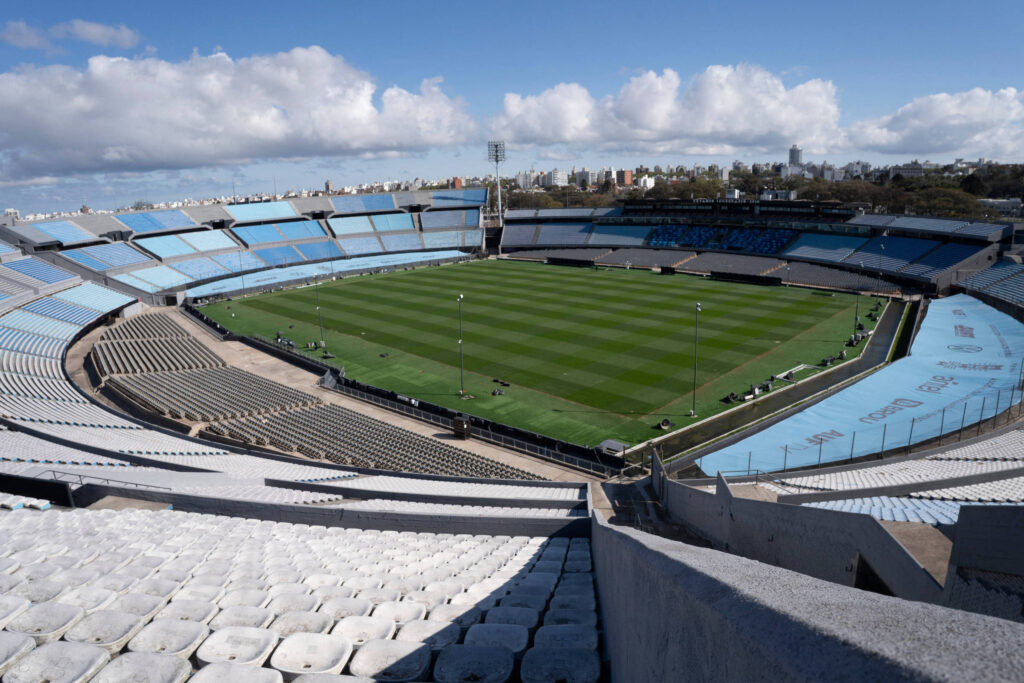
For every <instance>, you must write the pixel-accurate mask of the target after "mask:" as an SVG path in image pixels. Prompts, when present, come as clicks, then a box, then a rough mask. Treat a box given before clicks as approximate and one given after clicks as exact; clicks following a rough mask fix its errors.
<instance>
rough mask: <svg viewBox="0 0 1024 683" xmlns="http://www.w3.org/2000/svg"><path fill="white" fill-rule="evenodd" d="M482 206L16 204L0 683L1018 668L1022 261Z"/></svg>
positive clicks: (626, 214)
mask: <svg viewBox="0 0 1024 683" xmlns="http://www.w3.org/2000/svg"><path fill="white" fill-rule="evenodd" d="M490 200H491V197H490V196H489V191H488V189H486V188H469V189H452V190H432V191H414V192H396V193H382V194H355V195H334V196H328V195H323V196H315V197H306V198H296V199H291V200H281V201H269V202H257V203H244V204H207V205H202V206H196V207H186V208H183V209H180V210H159V211H142V212H124V213H114V214H81V215H76V216H74V217H71V218H68V219H62V220H48V221H35V222H30V221H29V222H21V221H14V220H8V221H7V222H6V223H4V224H2V225H0V240H2V246H0V383H2V393H0V444H2V447H0V508H2V510H0V528H2V530H3V532H2V538H3V541H0V675H2V676H3V682H4V683H14V682H15V681H38V680H52V681H56V680H68V681H72V680H73V681H87V680H92V681H117V680H146V681H185V680H194V681H221V680H247V681H249V680H259V681H262V680H266V681H281V680H296V681H305V682H307V683H309V682H312V681H342V680H387V681H428V680H434V681H444V682H447V681H496V682H498V681H511V680H522V681H580V682H583V681H634V680H635V681H661V680H680V679H682V678H684V677H686V678H694V679H708V680H727V679H728V680H735V679H740V678H751V679H765V678H773V679H793V680H797V679H799V680H813V679H823V678H835V677H842V678H861V679H881V678H913V679H927V680H949V679H964V678H965V677H971V678H972V679H978V680H1014V679H1020V677H1021V671H1024V659H1022V657H1024V655H1022V654H1021V651H1020V644H1021V642H1022V635H1024V630H1022V629H1024V626H1022V622H1024V545H1022V544H1021V543H1020V539H1021V538H1022V534H1024V436H1022V432H1021V430H1020V417H1021V412H1022V409H1024V406H1022V404H1024V384H1022V372H1024V363H1022V360H1024V322H1022V321H1024V265H1022V260H1021V255H1020V253H1019V250H1018V249H1017V247H1016V246H1015V245H1014V241H1013V227H1012V225H1011V224H1004V223H998V222H994V223H983V222H972V221H968V220H959V219H946V218H929V217H919V216H909V215H902V214H900V215H881V214H865V213H863V212H861V211H858V210H855V209H852V208H847V207H846V206H844V205H841V204H837V203H829V202H821V203H818V202H811V201H767V200H765V201H761V200H724V199H722V200H671V201H670V200H666V201H643V200H628V201H623V202H620V203H619V204H618V205H617V206H614V207H606V208H600V209H594V208H585V209H517V210H509V211H507V212H504V214H503V215H500V214H499V215H493V214H492V213H491V211H490V209H489V207H490V203H491V202H490Z"/></svg>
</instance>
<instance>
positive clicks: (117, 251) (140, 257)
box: [82, 242, 152, 268]
mask: <svg viewBox="0 0 1024 683" xmlns="http://www.w3.org/2000/svg"><path fill="white" fill-rule="evenodd" d="M82 251H83V252H85V253H86V254H88V255H89V256H91V257H93V258H94V259H97V260H99V261H103V262H104V263H106V264H107V265H109V266H110V267H111V268H120V267H121V266H132V265H135V264H136V263H145V262H147V261H151V260H152V259H150V257H148V256H146V255H145V254H143V253H142V252H141V251H138V250H136V249H133V248H132V247H131V246H129V245H127V244H125V243H124V242H114V243H113V244H97V245H96V246H94V247H85V248H83V249H82Z"/></svg>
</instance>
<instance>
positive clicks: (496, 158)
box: [487, 140, 505, 229]
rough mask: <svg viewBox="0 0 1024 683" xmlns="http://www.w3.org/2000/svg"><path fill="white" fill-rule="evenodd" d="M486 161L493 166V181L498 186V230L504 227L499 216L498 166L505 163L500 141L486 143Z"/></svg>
mask: <svg viewBox="0 0 1024 683" xmlns="http://www.w3.org/2000/svg"><path fill="white" fill-rule="evenodd" d="M487 159H488V161H490V162H491V163H493V164H494V180H495V184H496V185H497V186H498V228H499V229H500V228H502V227H503V226H504V222H503V219H502V216H501V175H500V173H499V171H498V166H500V165H501V163H502V162H503V161H505V142H504V141H502V140H491V141H489V142H488V143H487Z"/></svg>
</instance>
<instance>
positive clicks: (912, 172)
mask: <svg viewBox="0 0 1024 683" xmlns="http://www.w3.org/2000/svg"><path fill="white" fill-rule="evenodd" d="M897 175H900V176H903V177H904V178H920V177H922V176H924V165H923V164H922V163H921V162H919V161H918V160H917V159H914V160H913V161H911V162H910V163H909V164H903V165H901V166H892V167H890V168H889V177H890V178H895V177H896V176H897Z"/></svg>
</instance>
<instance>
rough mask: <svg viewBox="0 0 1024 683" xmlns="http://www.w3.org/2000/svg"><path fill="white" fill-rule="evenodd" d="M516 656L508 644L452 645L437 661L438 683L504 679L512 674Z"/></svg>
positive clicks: (486, 682)
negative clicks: (495, 645) (505, 645)
mask: <svg viewBox="0 0 1024 683" xmlns="http://www.w3.org/2000/svg"><path fill="white" fill-rule="evenodd" d="M514 667H515V657H514V656H513V655H512V652H511V651H509V650H508V648H504V647H481V646H474V645H449V646H448V647H446V648H444V649H443V650H441V653H440V654H439V655H438V656H437V663H435V664H434V680H435V681H438V683H465V681H477V682H478V683H505V682H506V681H508V679H509V678H510V677H511V676H512V669H513V668H514Z"/></svg>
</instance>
